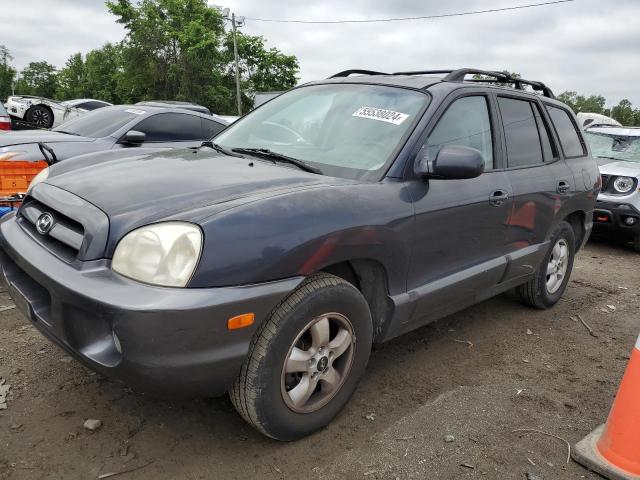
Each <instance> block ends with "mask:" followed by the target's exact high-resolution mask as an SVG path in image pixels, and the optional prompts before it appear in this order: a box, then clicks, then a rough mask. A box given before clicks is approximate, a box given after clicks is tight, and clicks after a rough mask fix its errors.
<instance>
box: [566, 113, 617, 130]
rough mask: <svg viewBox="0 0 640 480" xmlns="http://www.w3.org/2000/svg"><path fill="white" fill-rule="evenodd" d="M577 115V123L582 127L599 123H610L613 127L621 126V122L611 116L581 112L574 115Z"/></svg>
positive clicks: (594, 125)
mask: <svg viewBox="0 0 640 480" xmlns="http://www.w3.org/2000/svg"><path fill="white" fill-rule="evenodd" d="M576 117H578V123H579V124H580V126H581V127H582V128H583V129H584V128H587V127H596V126H601V125H612V126H614V127H621V126H622V124H621V123H620V122H618V121H617V120H614V119H613V118H611V117H607V116H606V115H602V114H600V113H586V112H585V113H583V112H580V113H578V114H577V115H576Z"/></svg>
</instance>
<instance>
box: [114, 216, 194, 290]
mask: <svg viewBox="0 0 640 480" xmlns="http://www.w3.org/2000/svg"><path fill="white" fill-rule="evenodd" d="M201 251H202V232H201V231H200V229H199V228H198V227H197V226H195V225H193V224H191V223H184V222H166V223H158V224H155V225H149V226H146V227H142V228H138V229H137V230H134V231H133V232H131V233H129V234H127V235H126V236H125V237H124V238H123V239H122V240H120V243H118V246H117V247H116V251H115V253H114V254H113V261H112V263H111V268H112V269H113V270H114V271H115V272H118V273H119V274H120V275H124V276H125V277H129V278H132V279H134V280H138V281H140V282H144V283H150V284H152V285H160V286H164V287H184V286H186V285H187V283H188V282H189V280H190V279H191V276H192V275H193V272H194V270H195V269H196V266H197V265H198V260H199V259H200V252H201Z"/></svg>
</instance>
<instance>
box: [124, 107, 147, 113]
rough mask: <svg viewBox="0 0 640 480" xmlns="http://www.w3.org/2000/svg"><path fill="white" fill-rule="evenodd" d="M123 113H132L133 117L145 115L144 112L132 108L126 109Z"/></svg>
mask: <svg viewBox="0 0 640 480" xmlns="http://www.w3.org/2000/svg"><path fill="white" fill-rule="evenodd" d="M125 112H129V113H133V114H134V115H144V114H145V113H147V112H145V111H144V110H136V109H134V108H127V109H126V110H125Z"/></svg>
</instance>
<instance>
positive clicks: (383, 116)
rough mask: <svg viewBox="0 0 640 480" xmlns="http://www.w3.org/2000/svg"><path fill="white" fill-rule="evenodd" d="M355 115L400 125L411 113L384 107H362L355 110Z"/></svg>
mask: <svg viewBox="0 0 640 480" xmlns="http://www.w3.org/2000/svg"><path fill="white" fill-rule="evenodd" d="M352 116H353V117H360V118H370V119H371V120H379V121H381V122H387V123H393V124H394V125H400V124H401V123H402V122H404V121H405V120H406V119H407V118H409V115H407V114H406V113H400V112H394V111H393V110H385V109H384V108H373V107H360V108H359V109H358V110H356V111H355V112H353V115H352Z"/></svg>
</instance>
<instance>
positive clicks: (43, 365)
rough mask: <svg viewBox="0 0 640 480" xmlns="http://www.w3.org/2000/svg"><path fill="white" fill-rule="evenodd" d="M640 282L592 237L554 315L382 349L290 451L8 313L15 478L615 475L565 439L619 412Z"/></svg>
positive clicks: (214, 403)
mask: <svg viewBox="0 0 640 480" xmlns="http://www.w3.org/2000/svg"><path fill="white" fill-rule="evenodd" d="M639 285H640V255H638V254H636V253H634V252H633V251H632V250H631V249H630V248H629V247H628V246H625V245H616V244H612V243H607V242H603V241H598V242H595V243H593V242H592V243H590V244H589V245H588V247H587V248H586V250H584V251H582V252H581V253H580V255H579V257H578V259H577V261H576V267H575V270H574V274H573V277H572V281H571V283H570V285H569V288H568V290H567V292H566V294H565V296H564V298H563V300H561V302H560V303H559V304H558V305H557V306H556V307H555V308H554V309H552V310H549V311H537V310H532V309H528V308H526V307H523V306H521V305H520V304H518V303H517V302H516V301H515V300H514V299H513V298H511V297H510V296H509V295H503V296H501V297H498V298H494V299H492V300H489V301H487V302H484V303H482V304H479V305H477V306H474V307H471V308H468V309H466V310H464V311H463V312H460V313H457V314H455V315H452V316H450V317H447V318H446V319H443V320H441V321H439V322H436V323H434V324H432V325H429V326H427V327H425V328H422V329H420V330H417V331H415V332H412V333H410V334H408V335H405V336H403V337H401V338H398V339H396V340H394V341H392V342H390V343H388V344H386V345H384V346H382V347H378V348H377V349H376V350H375V351H374V353H373V355H372V358H371V361H370V364H369V368H368V373H367V375H366V377H365V379H364V380H363V382H362V384H361V385H360V388H359V389H358V391H357V393H356V395H355V397H354V398H353V399H352V401H351V402H350V404H349V405H348V406H347V407H346V409H345V410H344V411H343V413H342V414H341V415H340V416H339V417H338V418H337V419H336V420H335V421H334V422H333V423H332V424H331V425H330V426H329V427H328V428H326V429H325V430H324V431H322V432H319V433H317V434H316V435H313V436H311V437H309V438H307V439H304V440H302V441H299V442H296V443H289V444H284V443H278V442H274V441H271V440H269V439H266V438H264V437H262V436H260V435H259V434H258V433H256V432H254V431H253V430H252V429H251V428H250V427H248V426H247V425H245V424H244V423H243V422H242V421H241V420H240V418H239V417H238V416H237V415H236V414H235V411H234V410H233V407H232V406H231V403H230V402H229V400H228V399H227V398H218V399H203V400H177V401H176V400H163V399H152V398H148V397H145V396H143V395H140V394H137V393H135V392H133V391H131V390H130V389H128V388H127V387H125V386H123V385H121V384H118V383H115V382H112V381H110V380H107V379H104V378H102V377H100V376H99V375H95V374H93V373H92V372H90V371H89V370H87V369H86V368H84V367H83V366H82V365H80V364H79V363H77V362H76V361H75V360H71V359H70V358H69V357H67V356H66V355H65V354H64V353H63V352H62V351H61V350H60V349H58V348H57V347H55V346H54V345H52V344H50V343H49V342H48V341H46V340H45V339H44V338H43V337H42V336H41V335H40V334H39V333H38V332H37V331H36V330H34V329H33V328H32V327H30V326H29V324H28V323H27V321H26V320H25V319H24V318H22V317H21V316H20V315H19V313H17V311H16V310H15V309H9V310H4V311H1V312H0V378H2V379H4V380H5V389H6V385H11V387H10V389H9V393H8V395H7V401H6V405H7V408H6V409H4V410H0V479H29V480H32V479H45V478H46V479H60V478H65V479H76V478H78V479H96V478H112V476H106V477H105V476H104V475H105V474H109V473H118V475H117V476H115V477H114V478H117V479H120V478H122V479H128V480H130V479H154V480H159V479H186V480H195V479H235V478H238V479H240V478H241V479H248V478H264V479H280V478H291V479H297V478H308V479H315V478H322V479H330V478H337V479H351V478H363V479H396V478H398V479H405V478H416V479H417V478H420V479H424V478H429V479H436V478H437V479H441V478H442V479H454V478H455V479H459V478H461V479H465V478H493V479H511V478H513V479H526V478H527V476H528V477H529V478H530V479H531V480H535V479H564V478H569V479H573V478H587V479H596V478H600V477H598V476H596V475H594V474H592V473H590V472H588V471H587V470H585V469H584V468H582V467H581V466H579V465H577V464H576V463H573V461H570V462H569V463H567V462H566V459H567V445H566V443H564V442H563V440H561V439H564V440H566V441H569V442H571V443H575V442H577V441H578V440H580V439H581V438H582V437H584V436H585V435H586V434H587V433H588V432H589V431H591V430H592V429H593V428H594V427H596V426H597V425H598V424H600V423H602V422H603V421H604V420H605V419H606V417H607V413H608V411H609V408H610V406H611V402H612V400H613V397H614V395H615V393H616V390H617V386H618V383H619V381H620V378H621V376H622V373H623V371H624V368H625V366H626V363H627V361H628V359H629V355H630V353H631V349H632V347H633V344H634V341H635V339H636V337H637V335H638V331H639V330H640V321H639V318H638V306H639V304H640V289H639V288H638V286H639ZM0 305H4V306H11V305H12V303H11V301H10V299H9V298H8V296H7V294H6V293H0ZM608 305H611V306H613V307H614V308H615V309H612V308H610V307H608ZM0 310H2V307H0ZM577 314H580V315H581V316H582V318H583V319H584V320H585V321H586V322H587V323H588V324H589V325H590V326H591V327H592V328H593V331H594V334H595V335H596V336H591V335H590V334H589V332H588V331H587V329H586V328H585V327H584V326H583V325H582V324H581V323H580V322H579V321H575V320H572V319H571V317H572V316H573V317H575V316H576V315H577ZM0 383H2V380H0ZM1 392H2V387H0V397H1ZM0 400H1V398H0ZM0 408H2V404H1V401H0ZM88 419H94V420H99V421H100V422H93V425H89V424H88V425H87V426H92V427H94V430H89V429H87V428H85V427H84V426H83V424H84V423H85V421H87V420H88ZM97 424H99V425H97ZM96 427H97V428H96ZM518 429H535V430H539V431H542V432H546V433H548V434H552V435H555V436H557V437H561V439H557V438H554V437H550V436H545V435H542V434H540V433H537V432H529V431H516V430H518Z"/></svg>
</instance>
